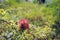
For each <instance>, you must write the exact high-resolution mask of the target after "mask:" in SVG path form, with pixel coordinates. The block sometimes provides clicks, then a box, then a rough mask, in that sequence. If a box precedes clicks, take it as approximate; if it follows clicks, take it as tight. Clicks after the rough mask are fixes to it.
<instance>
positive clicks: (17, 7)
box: [0, 0, 60, 40]
mask: <svg viewBox="0 0 60 40" xmlns="http://www.w3.org/2000/svg"><path fill="white" fill-rule="evenodd" d="M16 1H17V0H9V1H8V2H7V3H8V4H7V3H6V4H7V5H9V7H8V8H7V7H6V5H5V4H4V3H3V5H5V6H3V7H2V8H1V9H0V20H1V19H3V20H6V21H8V22H10V23H7V22H4V21H0V32H1V34H0V35H1V36H6V37H7V38H8V39H7V40H10V39H11V40H34V39H36V40H47V39H48V40H52V37H53V35H55V32H56V29H54V28H53V26H52V25H54V24H55V21H57V20H60V18H59V17H60V14H59V13H60V1H59V0H56V1H54V0H53V1H52V2H51V3H50V4H49V5H45V4H42V5H38V4H33V3H26V2H23V0H21V1H20V0H18V1H20V2H23V3H19V4H18V3H17V2H16ZM22 18H27V19H28V20H29V22H30V29H29V32H30V33H31V34H28V32H27V31H28V30H24V32H21V30H18V28H17V25H16V24H15V23H16V22H18V21H19V20H20V19H22ZM11 35H12V37H10V36H11ZM9 37H10V38H9Z"/></svg>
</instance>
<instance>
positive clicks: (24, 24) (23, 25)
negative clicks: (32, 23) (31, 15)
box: [18, 19, 29, 30]
mask: <svg viewBox="0 0 60 40" xmlns="http://www.w3.org/2000/svg"><path fill="white" fill-rule="evenodd" d="M18 28H19V29H22V30H25V29H29V22H28V20H27V19H21V20H20V21H19V22H18Z"/></svg>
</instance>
